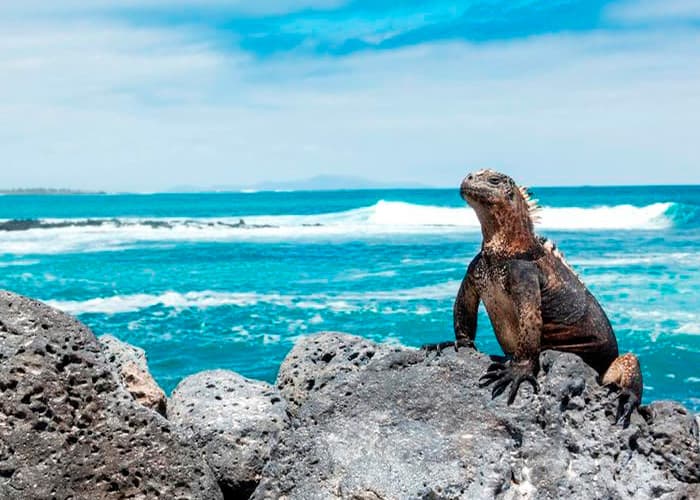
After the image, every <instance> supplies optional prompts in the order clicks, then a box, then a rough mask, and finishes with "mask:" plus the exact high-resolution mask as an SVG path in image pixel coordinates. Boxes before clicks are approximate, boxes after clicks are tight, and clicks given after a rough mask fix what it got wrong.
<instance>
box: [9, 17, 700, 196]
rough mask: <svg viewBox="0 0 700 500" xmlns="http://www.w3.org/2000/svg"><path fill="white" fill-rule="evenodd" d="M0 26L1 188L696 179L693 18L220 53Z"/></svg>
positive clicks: (698, 47) (61, 29)
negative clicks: (568, 30)
mask: <svg viewBox="0 0 700 500" xmlns="http://www.w3.org/2000/svg"><path fill="white" fill-rule="evenodd" d="M13 26H14V27H13V28H12V29H9V28H10V27H9V26H3V27H2V28H3V33H4V36H3V37H2V38H0V74H2V75H3V78H2V79H0V112H1V113H2V117H3V120H2V121H1V122H0V151H2V152H3V154H2V162H1V165H2V167H0V168H1V170H2V180H1V181H0V183H1V184H3V185H7V186H27V185H54V186H68V187H86V188H105V189H134V190H155V189H163V188H168V187H170V186H172V185H180V184H195V185H202V186H206V185H215V184H219V185H220V184H236V183H247V182H254V181H258V180H262V179H270V178H275V177H279V178H285V179H291V178H299V177H305V176H308V175H313V174H316V173H320V172H325V173H346V174H349V173H350V174H355V175H363V176H367V177H372V178H377V179H380V180H400V179H412V180H418V181H422V182H426V183H432V184H440V185H453V184H455V183H456V182H458V180H459V179H460V178H461V177H462V175H463V173H464V171H466V170H467V169H471V168H476V167H481V166H485V165H488V166H492V167H495V168H501V169H504V170H506V171H509V172H511V173H512V174H513V175H514V176H516V178H518V179H519V180H521V181H522V182H525V183H531V184H561V183H573V184H581V183H643V182H700V169H698V168H697V167H698V164H699V163H700V145H699V144H698V142H697V140H696V131H697V130H698V129H700V43H698V42H700V39H699V38H700V37H699V36H698V33H697V31H690V30H688V31H684V30H674V31H673V32H663V31H649V32H641V31H634V32H632V33H627V34H624V33H620V32H599V33H588V34H585V33H580V34H564V35H556V36H542V37H533V38H530V39H525V40H515V41H510V42H499V43H490V44H477V45H472V44H466V43H441V44H428V45H421V46H417V47H411V48H405V49H401V50H395V51H385V52H362V53H357V54H354V55H352V56H348V57H344V58H333V57H326V56H323V57H321V56H307V55H303V54H294V53H292V54H286V55H284V56H279V57H276V58H273V59H265V60H256V59H254V58H252V57H251V56H249V55H247V54H245V53H243V52H238V51H227V52H222V51H219V50H218V49H216V48H215V47H214V46H212V45H209V44H207V43H204V42H202V41H201V40H202V39H203V38H202V37H201V33H197V32H192V31H187V30H182V29H179V30H168V29H143V28H141V29H138V28H134V27H130V26H126V25H123V24H122V25H120V24H112V23H104V22H103V23H99V24H94V23H85V22H83V23H77V24H66V23H65V22H62V23H55V22H51V23H49V21H45V22H44V24H41V25H38V24H31V25H13Z"/></svg>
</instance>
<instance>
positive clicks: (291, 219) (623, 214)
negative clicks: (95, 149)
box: [0, 200, 678, 255]
mask: <svg viewBox="0 0 700 500" xmlns="http://www.w3.org/2000/svg"><path fill="white" fill-rule="evenodd" d="M672 209H673V210H672ZM671 212H674V213H675V212H678V208H677V206H676V205H675V204H673V203H654V204H651V205H647V206H643V207H635V206H632V205H617V206H603V207H593V208H580V207H543V208H542V209H540V211H539V221H538V223H537V227H538V229H541V230H545V231H546V230H596V231H608V230H661V229H666V228H669V227H671V226H673V224H674V219H673V216H672V215H669V214H670V213H671ZM241 220H243V221H245V223H244V224H241ZM42 222H47V223H49V224H47V225H44V226H38V227H31V228H29V229H26V230H11V231H2V238H1V239H0V254H2V253H4V254H14V255H28V254H46V253H69V252H86V251H109V250H121V249H124V248H130V247H132V246H135V245H141V244H144V243H153V242H183V241H187V242H196V241H204V242H227V241H246V240H252V241H262V242H264V241H288V240H298V239H312V240H313V239H320V240H325V239H331V240H336V239H343V238H346V239H347V238H350V239H358V238H359V239H362V238H375V237H381V236H385V235H401V234H406V235H411V234H441V233H454V234H459V233H460V232H477V231H479V227H480V226H479V221H478V220H477V218H476V215H475V213H474V211H473V210H472V209H471V208H469V207H467V206H464V207H441V206H429V205H416V204H412V203H405V202H398V201H385V200H381V201H379V202H377V203H376V204H374V205H371V206H368V207H362V208H357V209H353V210H348V211H343V212H332V213H322V214H312V215H269V216H265V215H262V216H260V215H258V216H245V215H241V216H236V217H219V218H193V219H183V218H153V219H139V218H122V219H104V220H97V221H96V220H95V219H92V220H90V221H86V220H84V219H83V220H77V219H75V220H65V219H63V220H60V219H55V220H51V221H42ZM57 222H60V226H59V227H56V226H52V225H50V224H56V223H57Z"/></svg>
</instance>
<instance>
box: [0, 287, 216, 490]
mask: <svg viewBox="0 0 700 500" xmlns="http://www.w3.org/2000/svg"><path fill="white" fill-rule="evenodd" d="M0 392H1V395H0V498H2V499H8V500H9V499H27V498H76V499H103V498H142V499H143V498H153V497H156V496H160V497H162V498H197V499H217V498H221V491H220V489H219V488H218V485H217V483H216V480H215V478H214V476H213V474H212V472H211V470H210V469H209V467H208V466H207V464H206V462H205V461H204V459H203V457H201V455H200V453H199V452H198V451H197V450H195V449H193V448H192V447H189V446H186V445H185V444H183V443H181V442H180V441H179V440H178V439H176V437H175V436H174V434H173V433H172V432H171V426H170V424H169V423H168V421H167V420H165V419H164V418H163V417H161V416H160V415H158V414H157V413H155V412H153V411H151V410H149V409H147V408H144V407H143V406H141V405H140V404H138V403H136V402H135V401H134V400H133V398H132V397H131V395H130V394H129V393H128V392H127V391H126V389H124V387H123V386H122V385H121V384H120V383H119V382H118V379H117V376H116V374H115V373H113V371H112V367H111V366H110V365H109V363H108V362H107V361H106V360H105V357H104V355H103V353H102V351H101V348H100V343H99V342H98V341H97V339H96V338H95V336H94V335H93V334H92V332H91V331H90V330H89V329H88V328H87V327H85V326H84V325H82V324H81V323H79V322H78V321H76V320H75V319H73V318H71V317H69V316H67V315H65V314H62V313H60V312H59V311H56V310H54V309H51V308H49V307H48V306H46V305H44V304H41V303H39V302H36V301H33V300H30V299H27V298H24V297H20V296H18V295H15V294H12V293H8V292H0Z"/></svg>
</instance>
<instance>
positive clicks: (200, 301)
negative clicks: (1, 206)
mask: <svg viewBox="0 0 700 500" xmlns="http://www.w3.org/2000/svg"><path fill="white" fill-rule="evenodd" d="M459 284H460V283H459V281H447V282H445V283H439V284H436V285H428V286H422V287H415V288H408V289H403V290H387V291H373V292H366V293H365V292H343V293H337V294H326V293H317V294H309V295H304V296H297V295H285V294H280V293H257V292H217V291H212V290H203V291H191V292H185V293H180V292H175V291H167V292H163V293H160V294H144V293H139V294H133V295H114V296H111V297H98V298H93V299H88V300H82V301H80V300H67V301H60V300H49V301H46V303H47V304H49V305H50V306H52V307H55V308H57V309H60V310H62V311H64V312H66V313H69V314H121V313H129V312H137V311H141V310H143V309H148V308H150V307H164V308H168V309H176V310H183V309H190V308H196V309H208V308H212V307H222V306H239V307H249V306H254V305H258V304H270V305H275V306H282V307H287V308H297V309H310V310H326V309H327V310H331V311H335V312H350V311H356V310H359V309H367V308H372V307H373V306H375V305H376V303H378V302H386V301H396V302H410V301H417V300H444V299H448V298H450V299H451V298H452V297H454V295H455V294H456V293H457V290H458V289H459Z"/></svg>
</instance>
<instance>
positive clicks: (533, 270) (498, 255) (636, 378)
mask: <svg viewBox="0 0 700 500" xmlns="http://www.w3.org/2000/svg"><path fill="white" fill-rule="evenodd" d="M460 194H461V196H462V198H463V199H464V200H465V201H466V202H467V203H468V204H469V205H470V206H471V207H472V208H473V209H474V211H475V212H476V215H477V217H478V218H479V222H480V223H481V232H482V235H483V242H482V246H481V252H479V254H478V255H477V256H476V257H475V258H474V260H472V261H471V263H470V264H469V267H468V269H467V273H466V275H465V277H464V280H463V281H462V284H461V286H460V288H459V292H458V293H457V299H456V300H455V303H454V331H455V336H456V341H455V342H442V343H439V344H430V345H427V346H424V347H425V348H426V349H428V350H438V351H439V350H441V349H443V348H445V347H446V346H448V345H454V347H455V349H458V348H459V347H465V346H469V347H473V346H474V339H475V338H476V323H477V311H478V308H479V301H480V300H481V301H483V303H484V305H485V307H486V311H487V313H488V316H489V319H490V320H491V324H492V325H493V329H494V331H495V333H496V338H497V339H498V343H499V344H500V345H501V348H502V349H503V352H504V353H505V354H506V356H507V360H506V361H505V362H503V363H501V362H497V363H493V364H492V365H491V366H490V367H489V368H488V370H487V372H486V374H485V375H484V376H483V377H482V378H481V379H480V380H481V386H482V387H485V386H487V385H490V384H493V389H492V397H493V398H495V397H497V396H499V395H500V394H502V393H503V392H504V391H505V390H506V389H507V388H508V386H509V385H510V386H511V388H510V393H509V395H508V404H511V403H512V402H513V401H514V400H515V398H516V396H517V393H518V389H519V388H520V385H521V384H522V383H523V382H528V383H529V384H531V385H532V387H533V389H534V391H535V392H537V391H538V390H539V387H538V384H537V381H536V379H535V377H536V375H537V372H538V370H539V366H538V365H539V354H540V352H541V351H543V350H545V349H553V350H557V351H565V352H571V353H575V354H577V355H579V356H580V357H581V358H583V360H584V361H585V362H586V363H587V364H588V365H590V366H591V367H593V368H594V369H595V370H596V371H597V372H598V373H599V375H600V376H601V377H602V379H601V382H602V383H603V385H608V386H612V387H617V388H619V389H620V390H621V392H620V396H619V397H620V399H619V401H620V403H619V407H618V414H617V423H618V424H620V423H621V424H623V425H626V423H627V422H628V421H629V417H630V415H631V413H632V411H633V410H634V408H635V407H636V406H638V405H639V403H640V401H641V397H642V373H641V370H640V368H639V361H638V360H637V357H636V356H635V355H633V354H624V355H622V356H619V355H618V350H617V340H616V338H615V334H614V333H613V329H612V327H611V325H610V321H609V320H608V318H607V316H606V315H605V312H604V311H603V309H602V307H601V306H600V304H599V303H598V301H597V300H596V299H595V298H594V297H593V295H592V294H591V293H590V292H589V291H588V289H587V288H586V286H585V285H584V284H583V282H582V281H581V280H580V279H579V277H578V276H577V275H576V273H575V272H574V271H573V270H572V269H571V267H570V266H569V265H568V264H567V263H566V261H565V260H564V257H563V255H562V254H561V253H560V252H559V251H558V250H557V248H556V246H555V245H554V244H553V243H552V242H551V241H549V240H547V239H545V238H541V237H539V236H537V235H536V234H535V231H534V228H533V219H534V218H535V217H536V210H537V204H536V202H534V201H533V200H531V198H530V194H529V192H528V191H527V189H525V188H521V187H519V186H518V185H516V183H515V181H513V179H511V178H510V177H508V176H507V175H504V174H501V173H499V172H495V171H493V170H480V171H478V172H476V173H472V174H469V175H467V176H466V177H465V178H464V180H463V181H462V185H461V188H460Z"/></svg>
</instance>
